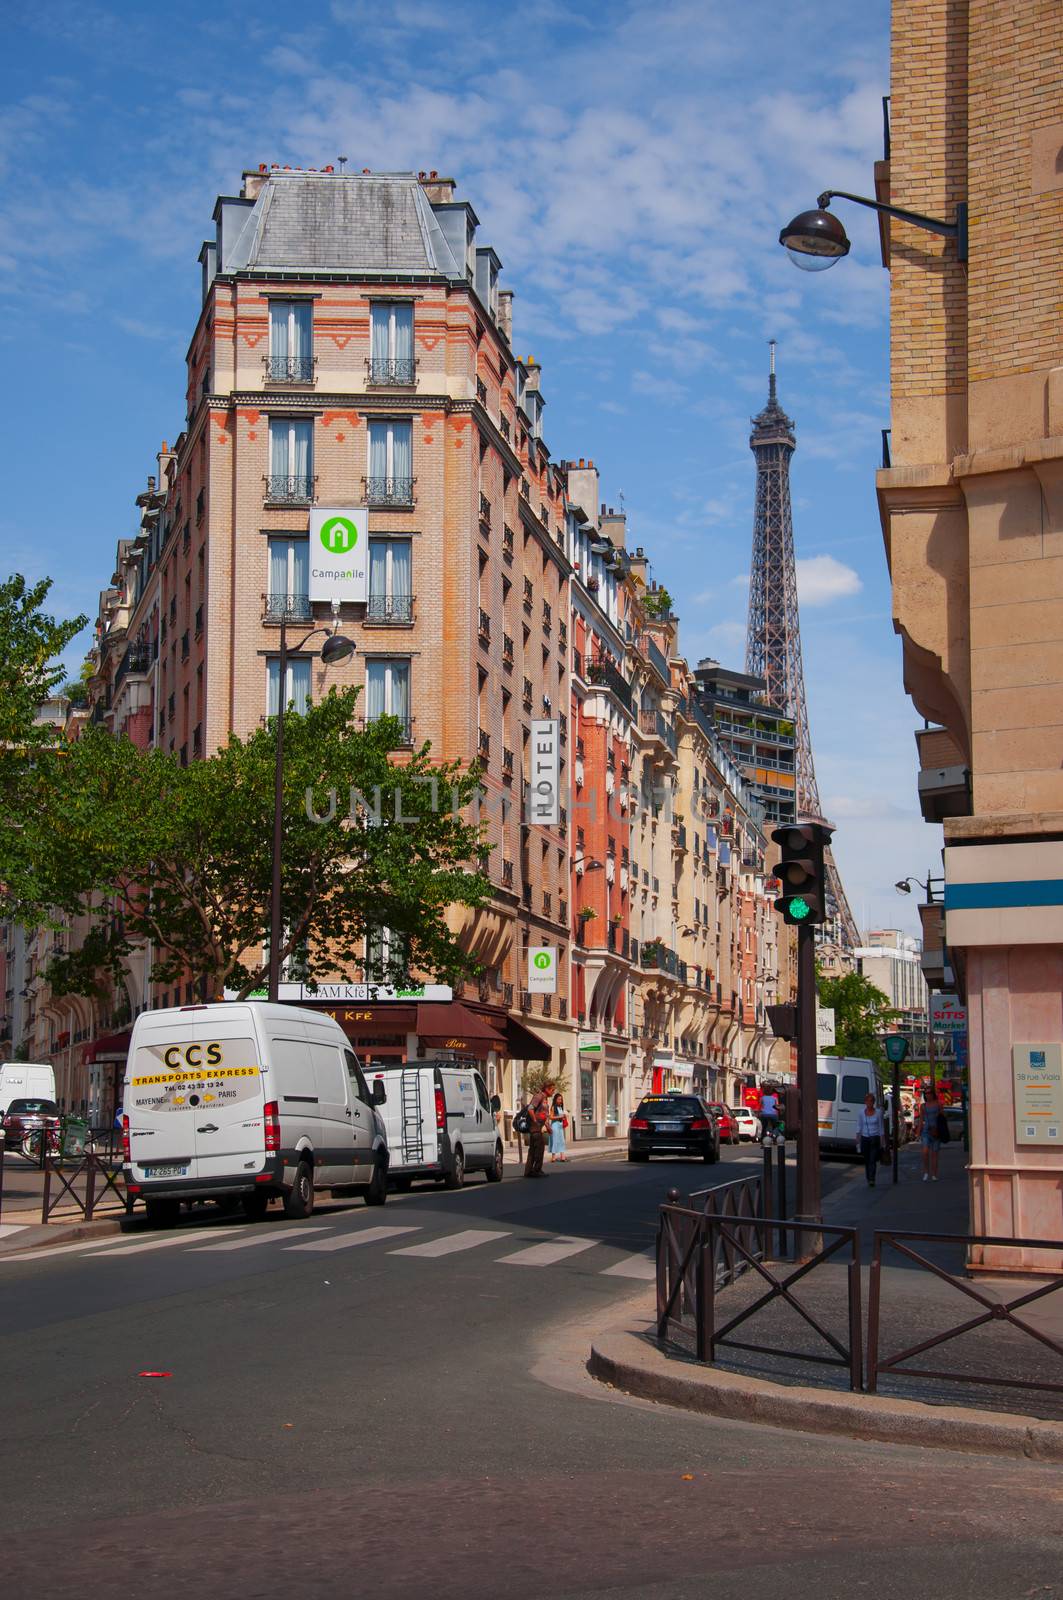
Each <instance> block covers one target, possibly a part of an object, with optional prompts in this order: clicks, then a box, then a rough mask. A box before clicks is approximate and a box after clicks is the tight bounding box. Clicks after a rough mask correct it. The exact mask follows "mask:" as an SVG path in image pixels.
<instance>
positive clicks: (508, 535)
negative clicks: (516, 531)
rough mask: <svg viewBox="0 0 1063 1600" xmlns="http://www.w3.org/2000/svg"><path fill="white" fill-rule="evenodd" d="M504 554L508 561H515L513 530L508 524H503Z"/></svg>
mask: <svg viewBox="0 0 1063 1600" xmlns="http://www.w3.org/2000/svg"><path fill="white" fill-rule="evenodd" d="M502 554H503V556H504V557H505V558H506V560H507V561H512V560H513V529H512V528H511V527H510V525H509V523H508V522H504V523H503V524H502Z"/></svg>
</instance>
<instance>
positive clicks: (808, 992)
mask: <svg viewBox="0 0 1063 1600" xmlns="http://www.w3.org/2000/svg"><path fill="white" fill-rule="evenodd" d="M816 1077H817V1068H816V930H815V928H814V926H813V925H812V924H811V923H801V924H800V925H799V927H798V929H797V1088H798V1093H799V1096H800V1102H801V1121H800V1124H799V1126H798V1131H797V1208H796V1211H795V1217H796V1219H797V1221H798V1222H821V1221H822V1220H823V1219H822V1214H821V1196H820V1181H819V1095H818V1093H817V1089H816ZM806 1237H807V1235H806Z"/></svg>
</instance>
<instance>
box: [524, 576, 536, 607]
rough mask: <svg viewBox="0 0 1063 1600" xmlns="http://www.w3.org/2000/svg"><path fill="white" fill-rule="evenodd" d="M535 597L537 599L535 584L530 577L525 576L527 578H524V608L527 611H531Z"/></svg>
mask: <svg viewBox="0 0 1063 1600" xmlns="http://www.w3.org/2000/svg"><path fill="white" fill-rule="evenodd" d="M534 599H535V588H534V586H533V584H532V581H531V579H530V578H525V580H524V609H525V611H530V610H531V608H532V601H533V600H534Z"/></svg>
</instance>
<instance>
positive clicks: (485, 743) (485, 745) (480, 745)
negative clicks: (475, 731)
mask: <svg viewBox="0 0 1063 1600" xmlns="http://www.w3.org/2000/svg"><path fill="white" fill-rule="evenodd" d="M479 735H480V736H479V739H478V740H477V745H476V748H477V749H478V750H479V752H480V754H481V756H483V758H484V760H485V761H486V760H487V758H488V757H489V756H490V754H491V735H490V734H489V733H485V731H484V729H483V728H481V729H480V730H479Z"/></svg>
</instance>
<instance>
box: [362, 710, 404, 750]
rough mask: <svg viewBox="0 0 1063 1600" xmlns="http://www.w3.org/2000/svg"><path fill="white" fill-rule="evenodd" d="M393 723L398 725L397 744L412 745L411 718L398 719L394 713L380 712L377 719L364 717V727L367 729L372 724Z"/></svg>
mask: <svg viewBox="0 0 1063 1600" xmlns="http://www.w3.org/2000/svg"><path fill="white" fill-rule="evenodd" d="M384 721H387V722H394V723H397V724H398V730H399V744H400V745H404V744H412V743H413V718H412V717H400V716H398V715H397V713H396V712H394V711H382V712H381V714H380V716H379V717H366V719H365V726H366V727H367V728H368V727H370V726H371V725H372V724H373V723H374V722H384Z"/></svg>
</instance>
